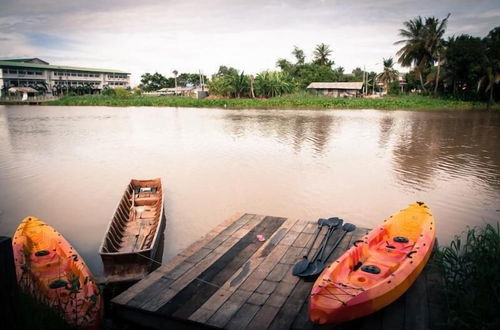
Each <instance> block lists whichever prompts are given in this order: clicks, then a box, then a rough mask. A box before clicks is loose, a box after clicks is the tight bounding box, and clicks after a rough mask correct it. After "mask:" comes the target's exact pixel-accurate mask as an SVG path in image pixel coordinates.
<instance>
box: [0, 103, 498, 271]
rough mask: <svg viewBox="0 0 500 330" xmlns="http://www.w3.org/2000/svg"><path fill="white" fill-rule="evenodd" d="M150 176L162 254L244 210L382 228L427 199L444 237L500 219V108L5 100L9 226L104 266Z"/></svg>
mask: <svg viewBox="0 0 500 330" xmlns="http://www.w3.org/2000/svg"><path fill="white" fill-rule="evenodd" d="M152 177H161V178H162V180H163V184H164V187H165V192H166V196H165V197H166V215H167V228H166V232H165V248H164V249H165V253H164V260H167V259H168V258H170V257H172V256H173V255H175V254H176V253H178V252H180V251H181V250H182V249H184V248H185V247H187V246H188V245H189V244H191V243H192V242H194V241H196V240H197V239H198V238H200V237H201V236H202V235H203V234H205V233H207V232H208V231H209V230H211V229H212V228H214V227H215V226H216V225H217V224H218V223H219V222H221V221H223V220H225V219H226V218H228V217H230V216H231V215H233V214H235V213H236V212H248V213H257V214H265V215H274V216H284V217H294V218H301V219H309V220H315V219H317V218H318V217H331V216H339V217H341V218H343V219H344V220H345V221H348V222H352V223H354V224H356V225H358V226H362V227H368V228H370V227H373V226H375V225H377V224H378V223H380V222H381V221H382V220H383V219H384V218H386V217H387V216H389V215H391V214H393V213H395V212H396V211H398V210H400V209H402V208H404V207H405V206H406V205H407V204H410V203H412V202H414V201H417V200H418V201H425V202H426V203H427V204H428V205H429V206H430V208H431V210H432V211H433V214H434V216H435V218H436V227H437V236H438V238H439V240H440V244H441V245H442V244H446V243H449V241H450V240H451V239H452V238H453V236H454V235H455V234H459V233H460V232H462V231H463V230H464V229H465V228H466V226H477V225H482V224H484V223H495V222H497V221H499V220H500V113H491V112H410V111H376V110H352V111H351V110H325V111H307V110H305V111H295V110H223V109H191V108H132V107H129V108H108V107H45V106H0V235H5V236H11V235H12V234H13V232H14V230H15V229H16V227H17V225H18V224H19V222H20V221H21V220H22V219H23V218H24V217H26V216H28V215H32V216H37V217H39V218H41V219H42V220H44V221H46V222H47V223H49V224H50V225H52V226H53V227H55V228H57V229H58V230H59V231H60V232H62V233H63V235H64V236H65V237H66V239H68V241H70V242H71V243H72V244H73V245H74V246H75V247H76V248H77V250H78V251H79V252H80V253H81V254H82V256H83V257H84V259H86V261H87V263H88V264H89V265H90V267H91V268H92V270H93V271H94V272H95V273H96V274H100V272H101V268H102V266H101V261H100V258H99V256H98V254H97V250H98V248H99V244H100V241H101V239H102V237H103V234H104V231H105V228H106V226H107V224H108V222H109V219H110V217H111V215H112V214H113V212H114V209H115V207H116V205H117V203H118V201H119V199H120V197H121V195H122V194H123V191H124V189H125V186H126V185H127V184H128V182H129V180H130V179H131V178H139V179H141V178H152Z"/></svg>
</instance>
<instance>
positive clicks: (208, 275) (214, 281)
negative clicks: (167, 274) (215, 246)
mask: <svg viewBox="0 0 500 330" xmlns="http://www.w3.org/2000/svg"><path fill="white" fill-rule="evenodd" d="M284 221H285V219H284V218H273V217H266V218H265V219H264V220H263V221H262V222H261V223H259V224H258V225H257V226H256V227H255V228H254V229H252V230H251V231H250V232H249V233H248V234H247V235H246V236H245V237H243V238H242V239H241V240H240V241H239V242H238V243H236V244H235V246H234V247H233V248H232V249H231V250H229V251H228V252H227V253H226V254H225V255H223V256H221V257H220V258H219V260H217V262H215V263H214V264H213V266H211V267H210V268H208V269H207V270H205V271H204V272H203V273H202V274H200V276H199V277H198V278H197V279H198V280H200V281H201V283H199V282H194V283H192V284H190V285H189V286H187V287H186V288H185V289H184V290H182V292H179V294H178V295H176V296H175V298H174V299H172V301H171V302H169V304H168V306H164V307H162V308H161V311H159V312H161V313H162V314H164V315H169V314H172V315H173V316H175V317H179V318H187V317H188V316H189V315H191V314H193V313H194V312H195V311H196V310H197V309H198V308H199V307H201V306H206V304H207V303H208V301H209V300H210V299H212V297H213V295H214V294H215V293H216V292H219V293H217V294H216V295H220V296H222V295H224V294H226V295H227V294H228V292H233V291H234V288H236V286H237V284H238V281H241V280H243V279H244V276H245V274H246V273H248V272H249V271H251V268H252V262H253V260H252V258H250V256H252V255H255V254H257V253H259V251H262V250H263V249H265V248H266V246H268V245H269V244H270V243H271V242H272V240H271V239H270V240H269V241H268V242H265V243H262V242H259V241H258V240H257V238H256V235H257V234H259V233H260V234H262V235H264V236H266V237H270V236H272V235H273V234H276V233H278V232H279V228H280V226H281V225H282V224H283V222H284ZM228 290H229V291H228Z"/></svg>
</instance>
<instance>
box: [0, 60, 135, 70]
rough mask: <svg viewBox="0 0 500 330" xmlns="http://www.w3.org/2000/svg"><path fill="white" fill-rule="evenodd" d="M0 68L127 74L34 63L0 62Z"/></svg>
mask: <svg viewBox="0 0 500 330" xmlns="http://www.w3.org/2000/svg"><path fill="white" fill-rule="evenodd" d="M0 67H10V68H31V69H45V70H63V71H85V72H105V73H128V72H125V71H120V70H113V69H96V68H83V67H77V66H63V65H48V64H35V63H25V62H14V61H6V60H0Z"/></svg>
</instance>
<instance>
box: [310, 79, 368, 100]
mask: <svg viewBox="0 0 500 330" xmlns="http://www.w3.org/2000/svg"><path fill="white" fill-rule="evenodd" d="M362 88H363V83H362V82H313V83H310V84H309V86H307V89H308V90H311V91H314V92H315V93H316V94H317V95H324V96H331V97H359V96H361V89H362Z"/></svg>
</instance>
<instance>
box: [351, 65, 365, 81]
mask: <svg viewBox="0 0 500 330" xmlns="http://www.w3.org/2000/svg"><path fill="white" fill-rule="evenodd" d="M363 73H364V71H363V70H362V69H361V68H359V67H358V68H356V69H354V70H352V75H353V76H354V79H355V80H363Z"/></svg>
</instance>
